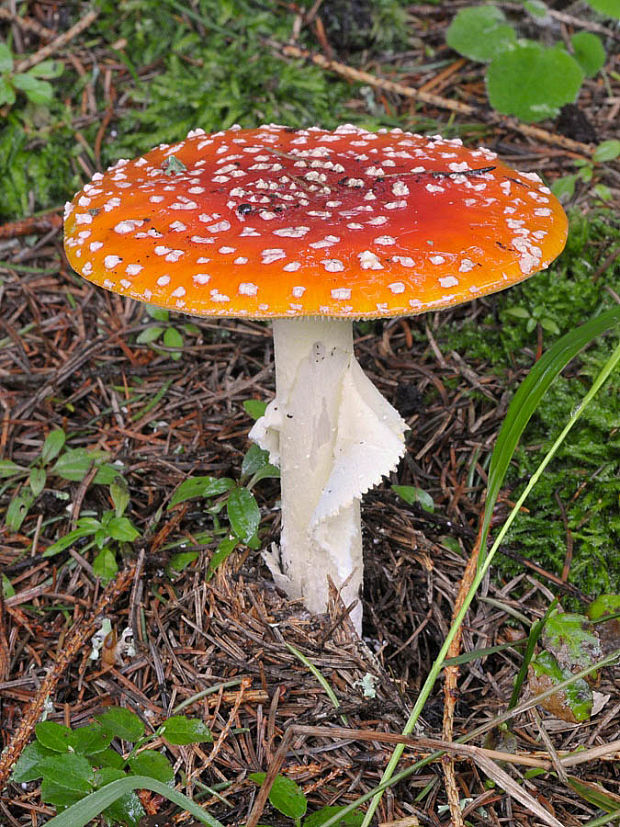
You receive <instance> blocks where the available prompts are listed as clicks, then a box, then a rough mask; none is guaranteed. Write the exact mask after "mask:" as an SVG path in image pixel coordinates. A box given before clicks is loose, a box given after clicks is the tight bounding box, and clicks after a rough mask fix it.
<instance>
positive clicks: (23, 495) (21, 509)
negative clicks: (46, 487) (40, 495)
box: [6, 488, 34, 531]
mask: <svg viewBox="0 0 620 827" xmlns="http://www.w3.org/2000/svg"><path fill="white" fill-rule="evenodd" d="M33 502H34V494H33V493H32V491H31V490H30V488H22V489H21V491H20V492H19V493H18V494H16V495H15V496H14V497H13V499H12V500H11V502H10V503H9V507H8V509H7V512H6V525H7V528H8V529H9V530H10V531H19V529H20V528H21V527H22V523H23V522H24V520H25V519H26V517H27V516H28V512H29V511H30V506H31V505H32V504H33Z"/></svg>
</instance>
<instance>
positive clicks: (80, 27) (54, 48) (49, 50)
mask: <svg viewBox="0 0 620 827" xmlns="http://www.w3.org/2000/svg"><path fill="white" fill-rule="evenodd" d="M98 16H99V10H98V9H91V10H90V11H89V12H88V14H86V15H84V17H83V18H82V19H81V20H78V22H77V23H75V25H73V26H71V28H70V29H68V30H67V31H66V32H63V33H62V34H61V35H59V36H58V37H57V38H56V39H55V40H52V42H51V43H48V44H47V46H43V48H42V49H39V51H38V52H35V53H34V54H32V55H30V56H29V57H26V58H24V59H23V60H21V61H20V62H19V63H18V64H17V65H16V66H15V71H16V72H18V73H20V72H25V71H26V70H27V69H31V68H32V67H33V66H36V65H37V64H38V63H41V62H42V61H44V60H47V58H48V57H50V56H51V55H53V54H54V52H58V51H59V50H60V49H62V48H63V47H64V46H66V45H67V43H70V42H71V41H72V40H73V38H74V37H77V35H79V34H81V32H83V31H84V30H85V29H87V28H88V27H89V26H90V24H91V23H93V22H94V21H95V20H96V19H97V17H98Z"/></svg>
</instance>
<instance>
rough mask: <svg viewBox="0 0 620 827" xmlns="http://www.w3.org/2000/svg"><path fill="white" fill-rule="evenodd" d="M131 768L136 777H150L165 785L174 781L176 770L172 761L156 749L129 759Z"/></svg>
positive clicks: (145, 751)
mask: <svg viewBox="0 0 620 827" xmlns="http://www.w3.org/2000/svg"><path fill="white" fill-rule="evenodd" d="M128 763H129V768H130V770H131V772H132V773H133V774H134V775H148V777H149V778H155V779H157V781H163V783H164V784H170V783H171V782H173V781H174V770H173V769H172V767H171V765H170V761H168V759H167V758H166V757H165V755H162V754H161V753H159V752H156V751H155V750H154V749H145V750H143V751H142V752H139V753H138V755H136V756H134V758H130V759H129V762H128Z"/></svg>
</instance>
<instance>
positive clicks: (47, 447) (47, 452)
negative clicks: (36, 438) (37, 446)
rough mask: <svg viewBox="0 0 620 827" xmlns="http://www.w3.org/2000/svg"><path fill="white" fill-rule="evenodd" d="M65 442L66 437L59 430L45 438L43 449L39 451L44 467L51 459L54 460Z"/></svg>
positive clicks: (51, 432)
mask: <svg viewBox="0 0 620 827" xmlns="http://www.w3.org/2000/svg"><path fill="white" fill-rule="evenodd" d="M66 441H67V435H66V434H65V432H64V431H63V430H61V429H60V428H57V429H56V430H54V431H50V432H49V434H48V435H47V436H46V437H45V442H44V443H43V448H42V449H41V459H42V460H43V462H44V463H45V465H47V463H48V462H51V461H52V460H53V459H56V457H57V456H58V454H59V453H60V452H61V451H62V449H63V447H64V445H65V442H66Z"/></svg>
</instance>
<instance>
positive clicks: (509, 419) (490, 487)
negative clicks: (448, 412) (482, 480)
mask: <svg viewBox="0 0 620 827" xmlns="http://www.w3.org/2000/svg"><path fill="white" fill-rule="evenodd" d="M619 325H620V307H614V308H612V309H611V310H608V311H606V312H605V313H601V315H600V316H597V317H596V318H594V319H591V320H590V321H589V322H586V323H585V324H583V325H581V326H580V327H578V328H576V329H575V330H571V331H570V332H569V333H566V334H565V335H564V336H562V338H561V339H558V341H557V342H556V343H555V344H554V345H553V347H552V348H551V349H550V350H548V351H547V352H546V353H544V354H543V355H542V357H541V358H540V359H539V360H538V362H536V364H535V365H534V366H533V367H532V369H531V370H530V372H529V374H528V375H527V376H526V378H525V379H524V380H523V382H522V383H521V385H520V386H519V388H518V390H517V392H516V393H515V395H514V397H513V399H512V402H511V403H510V406H509V408H508V412H507V414H506V416H505V418H504V421H503V423H502V427H501V429H500V432H499V435H498V437H497V441H496V443H495V448H494V450H493V454H492V456H491V463H490V466H489V481H488V484H487V495H486V502H485V509H484V519H483V524H482V536H481V542H480V548H481V549H482V553H483V554H484V550H485V549H486V540H487V536H488V533H489V526H490V524H491V517H492V514H493V509H494V507H495V503H496V502H497V497H498V495H499V492H500V489H501V487H502V484H503V481H504V477H505V476H506V471H507V470H508V466H509V465H510V461H511V459H512V456H513V454H514V451H515V448H516V447H517V444H518V442H519V439H520V438H521V434H522V433H523V431H524V429H525V426H526V425H527V423H528V422H529V420H530V417H531V416H532V414H533V413H534V411H535V410H536V408H537V407H538V405H539V404H540V400H541V399H542V397H543V396H544V394H545V393H546V391H547V389H548V388H549V385H550V384H551V383H552V382H553V380H554V379H555V378H556V376H557V375H558V374H559V373H560V371H562V370H563V369H564V368H565V367H566V365H567V364H568V363H569V362H570V360H571V359H573V358H574V357H575V356H576V355H577V354H578V353H579V351H580V350H581V349H582V348H583V347H585V346H586V345H587V344H588V342H591V341H592V339H594V338H595V337H596V336H599V335H600V334H601V333H604V332H605V330H607V329H608V328H610V327H614V326H616V327H617V326H619Z"/></svg>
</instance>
